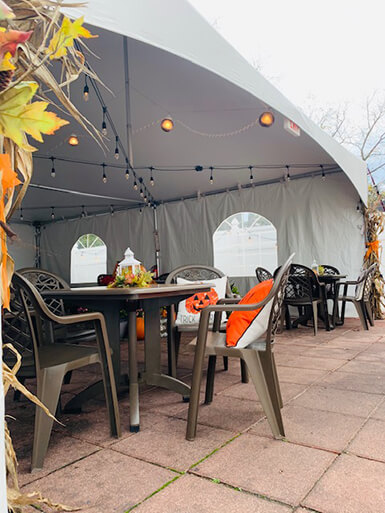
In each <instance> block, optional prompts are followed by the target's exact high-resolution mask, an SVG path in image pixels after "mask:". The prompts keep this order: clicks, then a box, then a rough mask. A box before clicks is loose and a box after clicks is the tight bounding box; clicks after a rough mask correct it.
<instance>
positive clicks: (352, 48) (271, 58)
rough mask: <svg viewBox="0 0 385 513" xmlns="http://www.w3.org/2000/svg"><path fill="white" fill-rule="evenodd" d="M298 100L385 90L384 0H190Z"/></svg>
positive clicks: (357, 97)
mask: <svg viewBox="0 0 385 513" xmlns="http://www.w3.org/2000/svg"><path fill="white" fill-rule="evenodd" d="M190 3H191V4H192V5H193V6H194V7H195V8H196V9H197V10H198V11H199V12H200V13H201V14H202V15H203V16H204V17H205V18H206V19H207V20H208V21H209V22H210V24H212V25H214V27H215V28H216V29H217V30H218V31H219V32H220V33H221V34H222V35H223V36H224V37H225V38H226V39H227V40H228V41H229V42H230V43H231V44H232V45H233V46H234V47H235V48H236V49H237V50H238V51H239V52H240V53H241V54H242V55H243V56H244V57H245V58H246V59H247V60H248V61H250V62H251V63H253V64H256V65H257V66H258V67H260V70H261V72H262V73H263V74H264V75H265V76H267V78H269V79H272V82H273V83H274V84H275V85H276V86H277V87H278V88H279V89H280V90H281V91H282V92H283V93H284V94H285V96H287V97H288V98H289V99H290V100H291V101H293V102H294V103H295V104H296V105H299V106H301V105H302V104H303V103H304V102H306V101H307V100H308V98H309V97H310V96H312V97H313V98H314V99H315V100H317V101H318V102H319V103H320V104H326V105H329V104H331V103H332V104H339V103H344V102H350V103H356V102H362V101H363V100H365V98H366V96H368V95H370V94H372V93H373V91H375V90H385V65H384V60H385V56H384V49H385V42H384V22H385V20H384V15H385V2H383V0H367V1H366V2H362V1H357V0H350V1H347V0H323V1H322V2H314V1H312V0H291V1H287V0H236V1H234V0H190Z"/></svg>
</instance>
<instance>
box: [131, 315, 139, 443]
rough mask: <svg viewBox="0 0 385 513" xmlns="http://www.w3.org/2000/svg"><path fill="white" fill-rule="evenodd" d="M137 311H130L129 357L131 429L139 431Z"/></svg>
mask: <svg viewBox="0 0 385 513" xmlns="http://www.w3.org/2000/svg"><path fill="white" fill-rule="evenodd" d="M136 346H137V336H136V312H128V358H129V360H128V361H129V376H130V378H129V379H130V431H131V432H132V433H137V432H138V431H139V429H140V421H139V385H138V362H137V357H136Z"/></svg>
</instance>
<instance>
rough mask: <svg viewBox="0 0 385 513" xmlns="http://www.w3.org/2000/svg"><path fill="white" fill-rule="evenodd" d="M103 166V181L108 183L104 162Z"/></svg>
mask: <svg viewBox="0 0 385 513" xmlns="http://www.w3.org/2000/svg"><path fill="white" fill-rule="evenodd" d="M102 168H103V175H102V180H103V183H107V175H106V165H105V164H104V163H103V164H102Z"/></svg>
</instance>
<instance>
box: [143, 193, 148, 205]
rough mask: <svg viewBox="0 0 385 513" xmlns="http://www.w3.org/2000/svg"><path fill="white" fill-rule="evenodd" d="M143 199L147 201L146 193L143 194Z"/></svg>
mask: <svg viewBox="0 0 385 513" xmlns="http://www.w3.org/2000/svg"><path fill="white" fill-rule="evenodd" d="M143 201H144V202H145V203H147V201H148V198H147V196H146V194H145V195H144V196H143Z"/></svg>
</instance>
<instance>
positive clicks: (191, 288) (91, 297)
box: [42, 283, 210, 432]
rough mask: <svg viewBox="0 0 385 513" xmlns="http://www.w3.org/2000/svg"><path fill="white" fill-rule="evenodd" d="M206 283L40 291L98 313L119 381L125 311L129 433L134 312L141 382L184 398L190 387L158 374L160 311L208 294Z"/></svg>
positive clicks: (133, 404)
mask: <svg viewBox="0 0 385 513" xmlns="http://www.w3.org/2000/svg"><path fill="white" fill-rule="evenodd" d="M209 290H210V285H209V284H197V283H193V284H191V285H190V284H169V285H166V284H154V285H150V286H149V287H146V288H138V287H131V288H107V287H79V288H71V289H59V290H50V291H45V292H42V296H43V297H47V298H58V299H63V300H64V301H67V302H71V303H74V302H76V303H81V304H82V306H85V307H88V308H90V309H92V310H94V311H98V312H102V313H103V315H104V318H105V321H106V326H107V332H108V338H109V341H110V346H111V349H112V351H113V354H112V362H113V365H114V374H115V381H116V383H117V384H118V383H119V382H120V333H119V310H120V309H122V308H124V309H126V310H127V312H128V321H129V322H128V356H129V384H130V430H131V431H133V432H136V431H139V386H138V367H137V357H136V346H137V336H136V311H137V310H138V309H143V311H144V315H145V345H144V359H145V370H144V373H143V376H142V377H143V382H144V383H146V384H148V385H155V386H158V387H162V388H167V389H169V390H173V391H174V392H177V393H179V394H181V395H182V396H184V397H188V396H189V395H190V387H189V386H188V385H186V384H185V383H183V382H182V381H180V380H178V379H176V378H173V377H171V376H167V375H165V374H162V372H161V351H160V349H161V348H160V342H161V338H160V308H161V307H163V306H169V305H172V304H175V303H178V302H179V301H182V300H183V299H186V298H188V297H189V296H191V295H193V294H194V293H196V292H208V291H209ZM101 390H102V389H101V387H100V383H96V384H94V385H91V386H90V387H88V388H87V389H86V390H84V391H83V392H80V394H78V395H77V396H76V397H74V398H73V399H71V401H70V402H69V403H68V405H67V406H68V408H69V409H70V410H73V409H76V408H79V407H80V406H81V404H82V402H84V401H85V400H86V399H88V398H90V397H93V396H95V395H96V394H97V393H98V392H99V391H101Z"/></svg>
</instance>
